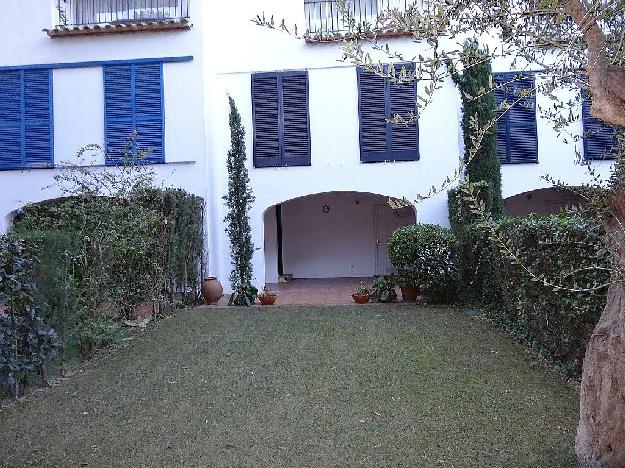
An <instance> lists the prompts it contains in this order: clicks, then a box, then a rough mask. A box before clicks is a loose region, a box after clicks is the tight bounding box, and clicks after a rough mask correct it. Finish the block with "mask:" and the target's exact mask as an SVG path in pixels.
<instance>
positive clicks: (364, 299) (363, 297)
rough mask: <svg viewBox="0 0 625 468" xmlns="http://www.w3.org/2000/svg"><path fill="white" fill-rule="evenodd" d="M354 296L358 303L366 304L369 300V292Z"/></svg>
mask: <svg viewBox="0 0 625 468" xmlns="http://www.w3.org/2000/svg"><path fill="white" fill-rule="evenodd" d="M352 298H353V299H354V302H356V304H366V303H367V302H369V294H352Z"/></svg>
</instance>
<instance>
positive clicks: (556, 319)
mask: <svg viewBox="0 0 625 468" xmlns="http://www.w3.org/2000/svg"><path fill="white" fill-rule="evenodd" d="M495 229H496V231H497V232H499V233H500V234H501V235H502V237H503V238H506V239H509V241H510V245H511V247H512V248H513V249H515V250H517V249H518V253H519V259H520V261H521V263H522V264H523V265H524V266H525V267H527V268H528V269H530V271H531V272H533V273H534V274H536V275H538V276H539V278H535V279H532V276H531V275H530V274H529V273H528V272H527V271H526V270H524V269H523V268H522V267H521V266H519V265H517V264H514V263H513V262H511V261H510V260H509V259H508V258H504V257H503V256H502V255H501V253H500V251H499V250H498V249H497V247H496V246H495V245H494V244H493V243H492V242H491V241H490V240H489V239H488V235H487V233H486V232H484V230H483V229H480V228H478V227H477V226H470V227H467V228H466V230H465V233H464V234H463V236H462V237H461V242H462V243H463V244H464V246H463V248H462V249H461V252H462V255H463V258H462V262H461V263H462V266H463V270H462V274H463V281H462V283H463V285H465V290H464V292H465V297H470V298H471V299H473V300H476V301H480V302H482V303H485V304H487V305H489V306H490V307H489V308H490V309H491V310H493V313H494V314H495V317H496V318H497V319H498V320H500V321H501V322H503V323H504V324H506V325H507V326H508V327H509V328H510V329H512V330H514V331H515V332H516V333H517V334H518V335H519V336H521V337H522V338H523V339H525V340H527V341H528V342H529V343H531V344H532V345H533V346H534V347H536V348H538V349H539V350H541V351H542V352H543V353H544V354H545V355H548V356H549V357H550V358H552V359H553V360H555V361H556V362H558V363H559V364H560V365H561V366H562V367H563V368H564V369H565V370H566V371H567V372H568V373H569V374H570V375H578V374H579V373H580V372H581V365H582V360H583V357H584V354H585V349H586V344H587V342H588V339H589V337H590V334H591V332H592V330H593V328H594V326H595V325H596V323H597V321H598V319H599V317H600V315H601V312H602V310H603V308H604V306H605V301H606V292H607V290H606V288H602V289H597V290H594V291H584V290H585V289H593V288H595V287H597V286H600V285H602V284H606V283H607V282H608V281H609V280H610V277H609V269H610V263H609V256H608V253H607V251H606V249H605V246H604V234H605V233H604V229H603V225H602V224H601V223H600V222H598V221H597V220H592V219H587V218H584V217H581V216H570V215H557V216H536V215H534V216H529V217H527V218H513V219H504V220H502V221H500V222H498V223H497V224H495ZM597 266H598V268H597ZM541 278H542V279H541ZM543 279H546V280H548V282H550V283H552V284H555V285H556V286H560V287H563V288H567V289H565V290H554V288H552V287H548V286H545V285H544V282H543Z"/></svg>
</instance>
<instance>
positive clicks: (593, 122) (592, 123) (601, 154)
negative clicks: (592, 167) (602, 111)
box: [582, 96, 618, 160]
mask: <svg viewBox="0 0 625 468" xmlns="http://www.w3.org/2000/svg"><path fill="white" fill-rule="evenodd" d="M591 106H592V101H591V100H590V98H589V97H588V96H583V100H582V122H583V125H584V158H586V159H599V160H601V159H614V155H613V154H612V149H613V148H614V146H615V145H616V144H617V143H618V142H617V141H616V138H615V137H614V133H615V129H614V127H612V126H610V125H608V124H605V123H603V122H602V121H600V120H599V119H596V118H594V117H593V116H592V115H590V108H591Z"/></svg>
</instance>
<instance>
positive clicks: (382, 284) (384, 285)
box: [371, 276, 397, 302]
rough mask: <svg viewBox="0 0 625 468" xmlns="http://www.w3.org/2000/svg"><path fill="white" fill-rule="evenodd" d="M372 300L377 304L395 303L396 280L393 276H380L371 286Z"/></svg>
mask: <svg viewBox="0 0 625 468" xmlns="http://www.w3.org/2000/svg"><path fill="white" fill-rule="evenodd" d="M371 299H372V300H374V301H377V302H393V301H395V300H396V299H397V292H396V291H395V279H394V278H393V277H392V276H378V277H377V278H376V279H375V281H374V282H373V286H371Z"/></svg>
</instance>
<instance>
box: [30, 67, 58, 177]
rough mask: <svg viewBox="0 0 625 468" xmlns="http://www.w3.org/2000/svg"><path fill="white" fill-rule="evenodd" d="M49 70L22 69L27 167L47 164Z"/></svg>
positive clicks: (49, 162)
mask: <svg viewBox="0 0 625 468" xmlns="http://www.w3.org/2000/svg"><path fill="white" fill-rule="evenodd" d="M51 73H52V71H51V70H26V71H25V72H24V121H25V122H24V132H25V136H24V144H25V149H24V158H25V164H26V166H28V167H42V166H51V165H52V164H53V160H52V153H53V151H52V116H51V115H50V114H51V113H50V109H51V108H52V102H51V101H52V93H51V92H50V82H51Z"/></svg>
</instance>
